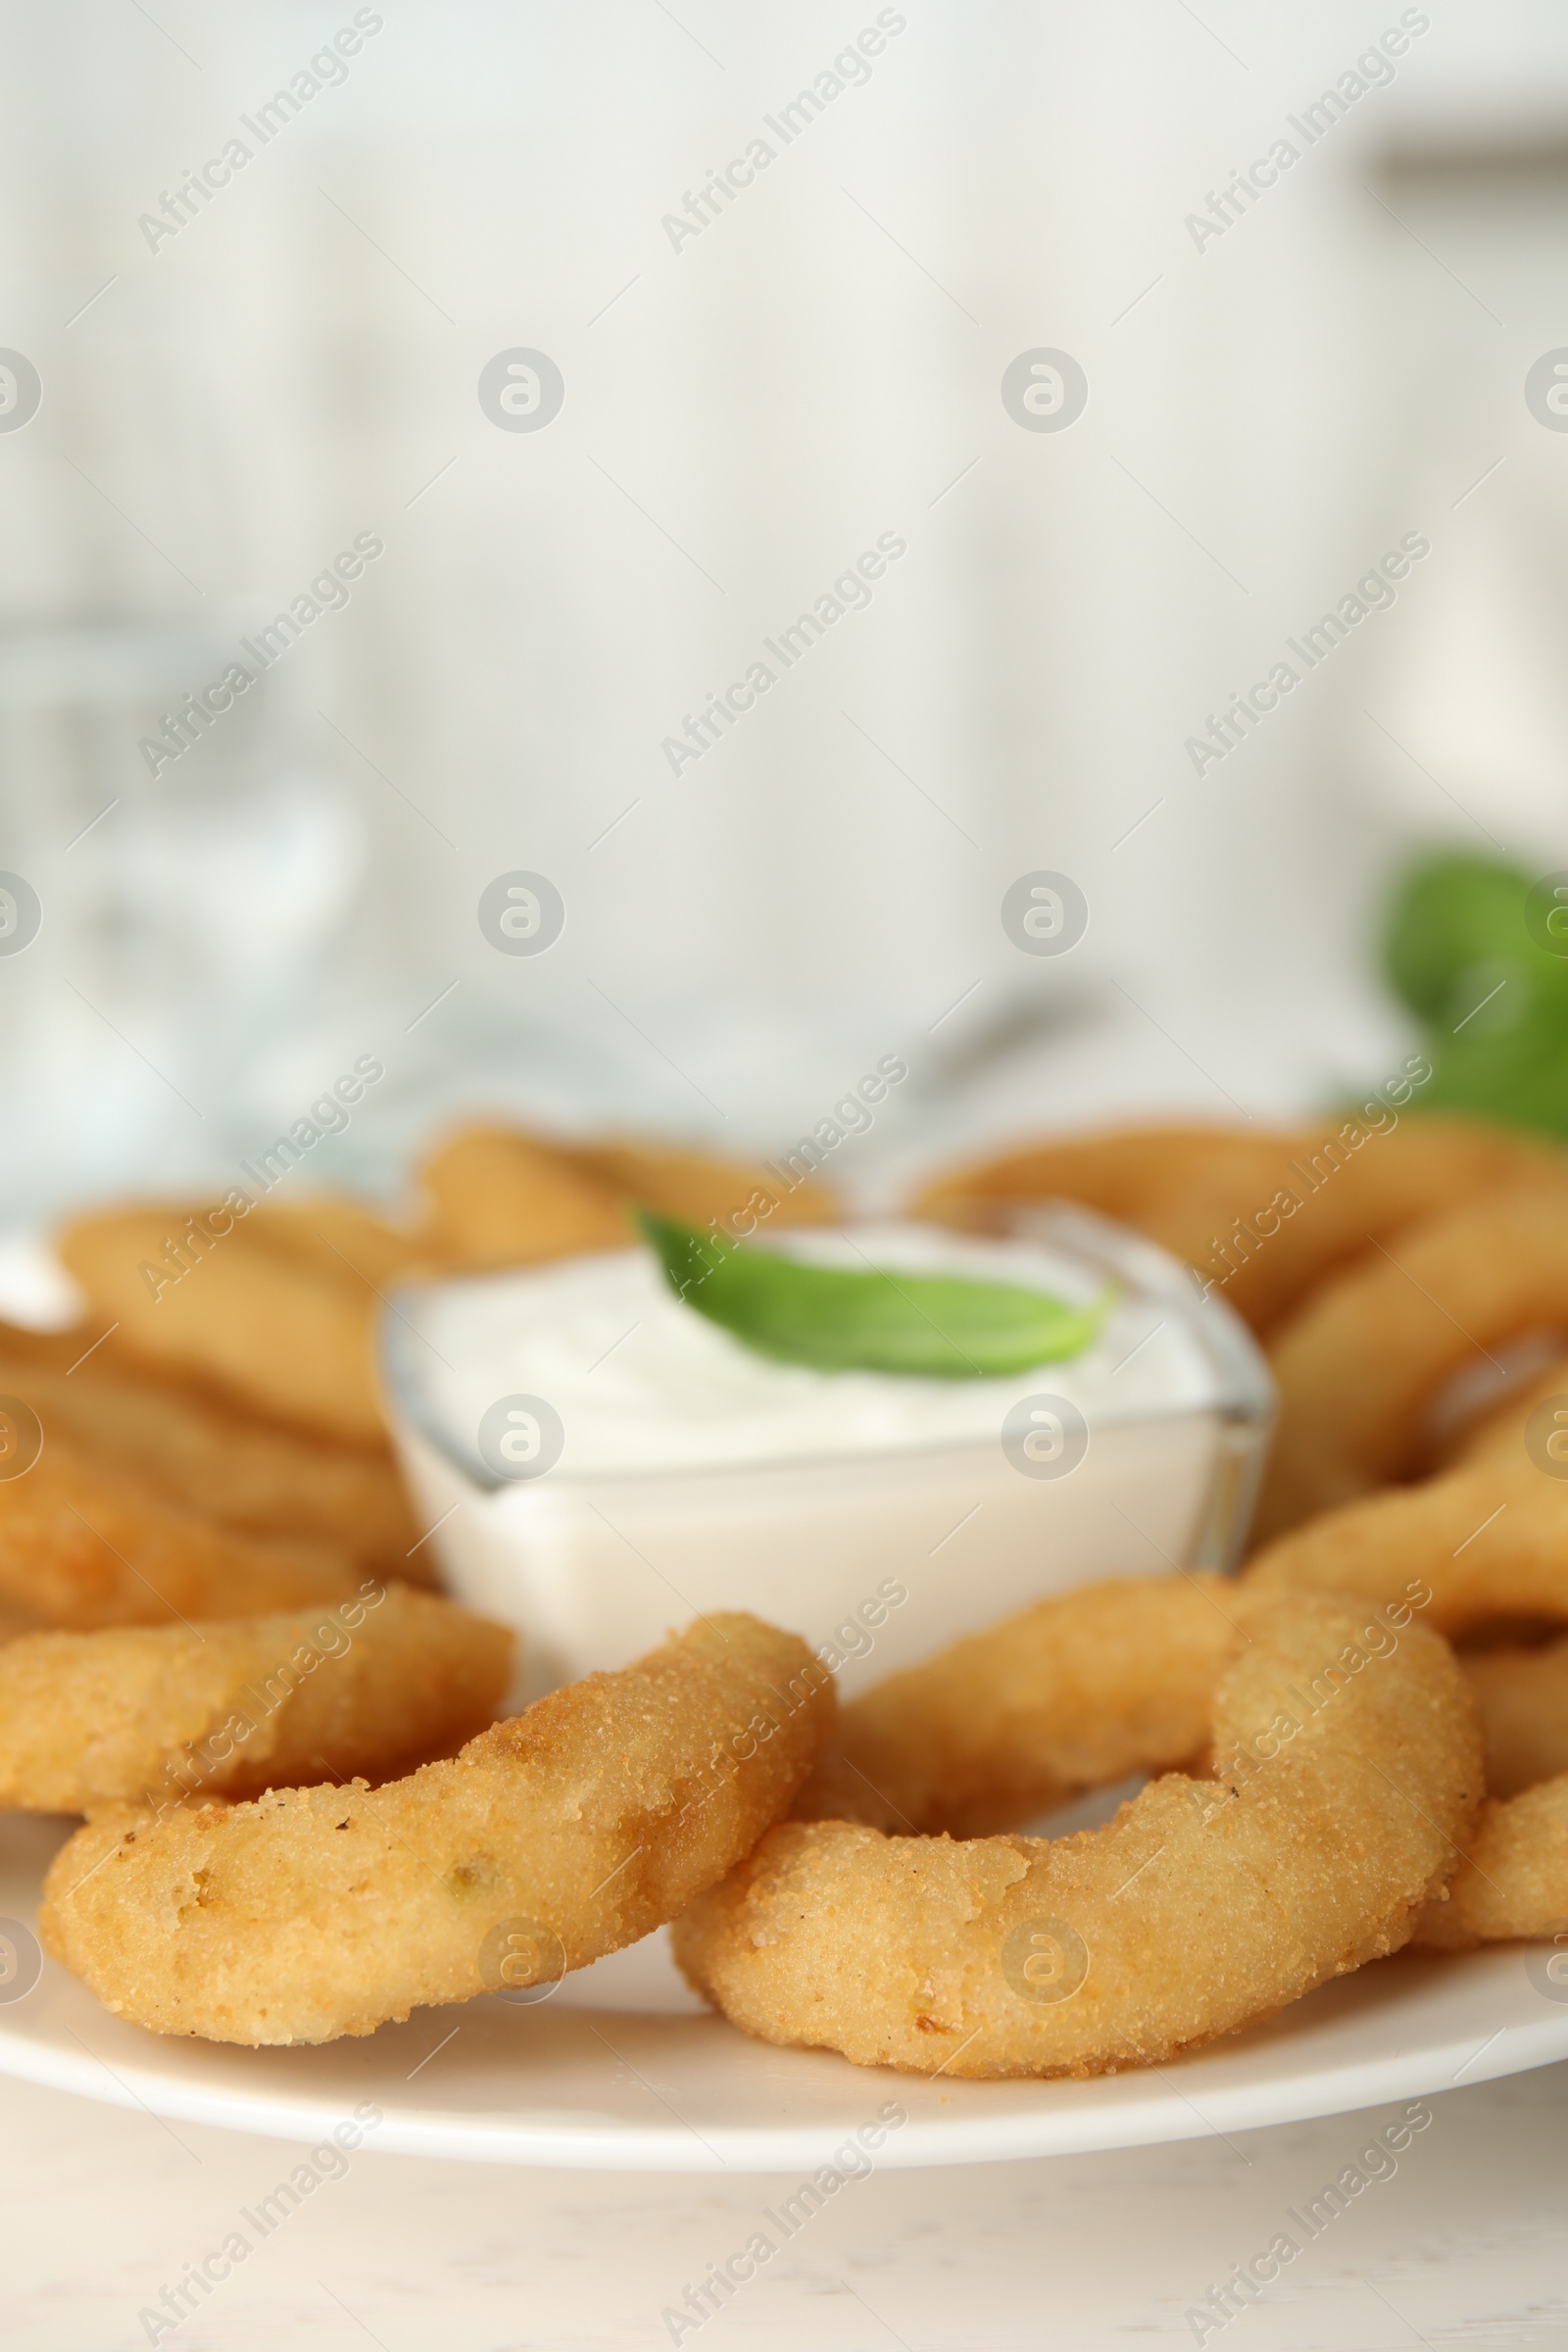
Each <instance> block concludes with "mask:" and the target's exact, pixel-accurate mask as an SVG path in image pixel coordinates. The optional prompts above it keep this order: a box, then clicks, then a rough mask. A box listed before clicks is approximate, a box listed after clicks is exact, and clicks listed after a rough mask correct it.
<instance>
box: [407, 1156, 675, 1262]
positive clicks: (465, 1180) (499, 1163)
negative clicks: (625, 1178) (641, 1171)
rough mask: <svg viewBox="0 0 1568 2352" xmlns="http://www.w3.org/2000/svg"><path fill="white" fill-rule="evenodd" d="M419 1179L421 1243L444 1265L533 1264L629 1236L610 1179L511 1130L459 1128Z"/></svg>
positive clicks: (618, 1245) (623, 1244)
mask: <svg viewBox="0 0 1568 2352" xmlns="http://www.w3.org/2000/svg"><path fill="white" fill-rule="evenodd" d="M419 1177H420V1181H421V1183H422V1184H423V1186H424V1189H425V1191H426V1192H427V1193H428V1194H429V1196H430V1198H431V1200H432V1201H434V1203H435V1213H434V1216H433V1218H432V1219H431V1222H430V1224H429V1226H428V1227H427V1229H426V1232H427V1240H428V1243H429V1246H430V1248H431V1250H432V1251H433V1252H436V1253H438V1254H439V1256H440V1257H441V1259H442V1261H443V1263H445V1264H446V1265H448V1266H452V1267H458V1268H462V1269H465V1270H474V1269H482V1268H485V1267H493V1266H525V1265H533V1264H535V1263H537V1262H539V1261H541V1260H543V1259H545V1258H551V1257H570V1256H571V1255H572V1254H573V1253H574V1252H576V1251H579V1250H625V1249H629V1248H630V1246H631V1243H632V1241H633V1239H634V1236H633V1233H632V1228H631V1226H630V1224H629V1223H628V1222H627V1219H626V1214H625V1211H624V1208H623V1207H622V1204H621V1196H620V1194H619V1193H618V1192H617V1191H616V1189H615V1187H614V1186H613V1184H611V1183H609V1182H607V1181H606V1180H605V1179H604V1178H603V1177H600V1176H597V1175H595V1174H593V1173H592V1172H591V1171H590V1170H589V1169H586V1168H579V1167H576V1166H574V1165H573V1164H572V1162H571V1160H570V1159H569V1158H567V1156H566V1155H565V1153H564V1152H559V1151H557V1150H556V1149H555V1148H554V1147H553V1146H552V1145H550V1144H547V1143H544V1142H542V1141H541V1140H540V1139H539V1138H537V1137H535V1136H529V1135H524V1134H523V1133H522V1132H521V1131H520V1129H517V1128H512V1127H464V1128H460V1130H459V1131H458V1133H457V1134H456V1135H453V1136H449V1137H448V1138H447V1140H446V1141H445V1142H444V1143H443V1144H441V1145H439V1146H438V1147H437V1149H436V1150H435V1151H434V1152H431V1153H430V1155H429V1157H428V1158H427V1159H426V1160H425V1161H424V1163H423V1165H422V1167H421V1168H420V1170H419Z"/></svg>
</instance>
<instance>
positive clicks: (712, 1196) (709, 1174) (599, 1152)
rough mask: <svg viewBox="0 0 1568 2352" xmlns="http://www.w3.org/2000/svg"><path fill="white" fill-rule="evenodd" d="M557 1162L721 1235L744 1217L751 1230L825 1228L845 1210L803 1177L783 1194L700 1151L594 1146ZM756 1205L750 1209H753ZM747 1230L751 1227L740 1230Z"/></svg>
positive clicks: (759, 1176)
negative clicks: (714, 1226) (750, 1220)
mask: <svg viewBox="0 0 1568 2352" xmlns="http://www.w3.org/2000/svg"><path fill="white" fill-rule="evenodd" d="M563 1156H564V1157H565V1158H567V1159H569V1160H570V1161H571V1163H572V1165H573V1166H574V1167H578V1168H581V1169H583V1170H584V1171H585V1172H586V1173H588V1174H589V1175H592V1176H596V1177H598V1178H599V1179H600V1181H601V1182H603V1183H605V1184H609V1185H613V1187H614V1189H615V1191H616V1192H617V1193H618V1194H619V1195H620V1197H621V1199H622V1200H623V1201H640V1202H641V1203H642V1204H643V1205H644V1206H645V1207H647V1208H657V1209H659V1210H660V1211H661V1212H662V1214H663V1215H664V1216H666V1217H684V1218H685V1219H686V1220H687V1222H688V1223H689V1224H693V1225H706V1224H707V1223H708V1221H709V1219H710V1218H711V1217H715V1218H717V1220H718V1222H719V1223H720V1224H721V1225H723V1226H724V1227H725V1228H726V1229H731V1225H732V1220H733V1219H735V1218H737V1217H743V1216H744V1215H746V1214H747V1213H748V1212H749V1213H750V1215H751V1216H752V1217H754V1218H755V1219H756V1222H757V1228H758V1230H760V1231H762V1232H765V1231H766V1230H767V1229H768V1227H769V1226H773V1225H831V1224H834V1223H836V1222H837V1221H838V1220H839V1218H841V1217H842V1215H843V1213H844V1210H843V1204H842V1202H840V1201H838V1200H837V1198H836V1197H835V1196H834V1194H833V1193H832V1192H830V1191H829V1189H828V1187H827V1186H826V1185H825V1184H823V1183H822V1182H821V1181H820V1179H815V1178H809V1179H808V1180H807V1181H806V1182H805V1183H803V1184H801V1185H799V1186H797V1188H796V1189H795V1190H794V1191H793V1192H786V1190H785V1189H784V1187H783V1185H782V1184H781V1183H780V1182H779V1180H778V1178H777V1177H776V1176H770V1175H769V1174H768V1172H767V1170H766V1169H765V1168H759V1167H751V1166H749V1165H748V1164H747V1163H746V1162H745V1161H744V1160H738V1159H716V1158H714V1157H713V1156H712V1155H711V1153H709V1152H672V1151H667V1150H663V1149H661V1148H658V1147H656V1146H654V1145H651V1144H626V1143H620V1144H595V1145H593V1146H591V1147H589V1148H586V1149H578V1148H573V1149H572V1150H571V1151H569V1152H564V1153H563ZM754 1202H755V1204H756V1205H755V1206H754V1205H753V1203H754ZM743 1230H745V1231H748V1232H749V1231H751V1230H752V1228H751V1226H749V1225H747V1226H744V1227H743Z"/></svg>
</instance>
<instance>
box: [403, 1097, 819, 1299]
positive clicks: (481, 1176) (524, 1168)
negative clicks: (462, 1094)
mask: <svg viewBox="0 0 1568 2352" xmlns="http://www.w3.org/2000/svg"><path fill="white" fill-rule="evenodd" d="M420 1176H421V1180H422V1182H423V1184H424V1187H425V1190H426V1191H427V1192H428V1193H429V1195H430V1197H431V1199H432V1201H434V1203H435V1211H434V1215H433V1217H432V1219H431V1221H430V1224H429V1226H428V1228H427V1236H428V1241H429V1244H430V1246H431V1248H432V1250H434V1251H435V1252H436V1253H437V1254H439V1256H440V1257H441V1258H442V1259H443V1261H444V1262H445V1263H447V1264H449V1265H454V1266H521V1265H532V1264H534V1263H535V1262H537V1261H538V1260H540V1259H544V1258H551V1257H564V1256H567V1255H569V1254H570V1253H571V1252H572V1251H573V1250H625V1249H629V1248H630V1247H631V1245H632V1243H633V1242H634V1241H635V1240H636V1238H637V1237H636V1230H635V1228H634V1226H633V1224H632V1222H631V1218H630V1215H629V1213H628V1212H629V1211H630V1210H631V1209H632V1208H633V1207H635V1206H637V1205H638V1204H641V1205H642V1206H644V1207H648V1208H656V1209H661V1210H662V1211H663V1213H664V1214H665V1215H666V1216H673V1217H686V1218H688V1219H690V1221H691V1222H692V1223H693V1224H699V1225H701V1224H706V1223H707V1222H708V1220H709V1219H710V1218H716V1219H717V1220H718V1221H719V1222H720V1223H721V1224H723V1225H724V1226H725V1227H726V1228H727V1229H728V1228H729V1227H730V1224H731V1220H733V1219H735V1218H737V1217H739V1216H740V1215H741V1214H742V1212H744V1211H748V1210H749V1211H750V1213H751V1218H752V1223H753V1224H754V1225H755V1224H756V1223H758V1222H760V1221H761V1220H762V1219H764V1218H765V1219H766V1220H768V1221H769V1222H771V1223H774V1224H778V1225H801V1224H814V1223H822V1222H828V1223H831V1222H832V1221H833V1219H834V1218H835V1217H836V1216H837V1215H839V1214H840V1213H841V1212H840V1210H839V1206H838V1203H837V1202H836V1201H834V1199H833V1196H832V1195H831V1194H830V1193H829V1192H828V1190H827V1187H826V1186H825V1185H823V1184H820V1183H815V1182H812V1183H807V1184H803V1185H801V1186H800V1187H798V1188H797V1190H796V1191H794V1192H786V1191H785V1190H784V1189H783V1187H782V1186H781V1185H780V1184H779V1182H778V1180H777V1179H776V1178H774V1177H770V1176H769V1175H768V1174H767V1172H766V1170H765V1169H762V1168H754V1167H746V1166H744V1165H742V1164H741V1163H740V1162H739V1161H737V1160H727V1159H715V1158H713V1157H711V1155H710V1154H709V1153H707V1152H689V1151H688V1152H678V1151H671V1150H669V1149H667V1148H662V1147H659V1146H655V1145H651V1144H636V1143H613V1144H593V1145H581V1144H564V1143H557V1142H551V1141H549V1140H548V1139H547V1138H545V1137H543V1136H538V1135H528V1134H525V1133H524V1132H523V1130H522V1129H521V1128H517V1127H465V1128H460V1129H459V1131H458V1132H457V1133H456V1134H455V1135H451V1136H448V1137H447V1138H446V1140H445V1141H444V1142H443V1143H442V1144H440V1145H439V1146H438V1147H437V1149H436V1150H435V1151H434V1152H432V1153H431V1154H430V1156H429V1157H428V1158H427V1159H426V1161H425V1162H424V1165H423V1167H422V1169H421V1170H420ZM754 1203H756V1205H755V1206H754V1205H753V1204H754ZM750 1229H751V1228H750V1227H747V1228H746V1230H750Z"/></svg>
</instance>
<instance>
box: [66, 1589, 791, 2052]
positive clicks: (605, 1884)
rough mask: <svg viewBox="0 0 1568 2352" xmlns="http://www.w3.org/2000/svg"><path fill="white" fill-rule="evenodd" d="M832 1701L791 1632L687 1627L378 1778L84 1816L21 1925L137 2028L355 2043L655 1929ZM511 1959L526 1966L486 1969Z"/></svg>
mask: <svg viewBox="0 0 1568 2352" xmlns="http://www.w3.org/2000/svg"><path fill="white" fill-rule="evenodd" d="M833 1702H834V1692H833V1685H832V1680H831V1677H829V1676H828V1675H827V1674H826V1673H825V1672H824V1670H823V1669H822V1668H821V1667H820V1666H819V1665H818V1664H817V1662H816V1660H815V1659H814V1658H813V1657H812V1656H811V1655H810V1653H809V1650H808V1649H807V1647H806V1645H805V1643H804V1642H800V1641H798V1640H797V1639H796V1638H795V1636H794V1635H791V1634H782V1633H779V1632H777V1631H776V1630H775V1629H774V1628H773V1627H771V1626H766V1625H762V1624H760V1622H759V1621H758V1620H757V1619H756V1618H754V1617H746V1616H740V1615H734V1616H722V1617H715V1618H711V1619H708V1618H705V1619H701V1620H699V1621H698V1622H697V1623H696V1624H694V1625H692V1626H690V1627H689V1628H688V1629H687V1631H686V1632H685V1633H684V1634H681V1635H679V1636H677V1637H675V1638H674V1639H672V1640H671V1641H669V1642H665V1643H664V1645H663V1646H662V1648H660V1649H657V1650H654V1651H653V1652H651V1653H650V1655H649V1656H647V1657H645V1658H641V1659H639V1660H637V1661H636V1662H635V1663H634V1664H633V1665H631V1666H627V1667H625V1668H623V1669H622V1670H621V1671H620V1672H619V1673H616V1674H594V1675H589V1676H588V1677H587V1679H586V1680H585V1681H583V1682H580V1683H573V1684H568V1685H567V1686H566V1687H565V1688H564V1689H562V1690H559V1691H551V1692H550V1693H549V1694H548V1696H546V1697H544V1698H541V1699H539V1700H537V1701H536V1702H535V1704H534V1705H533V1706H531V1707H530V1708H528V1710H527V1712H526V1713H525V1714H523V1715H520V1716H517V1717H515V1719H513V1720H512V1721H510V1722H506V1723H499V1724H496V1725H495V1726H493V1728H492V1729H491V1730H489V1731H487V1732H483V1733H481V1734H480V1735H479V1737H478V1738H477V1739H476V1740H470V1741H469V1742H468V1744H467V1746H466V1748H464V1750H463V1752H462V1753H461V1755H459V1756H456V1757H454V1758H453V1759H452V1760H451V1761H450V1762H447V1763H438V1764H427V1765H426V1766H424V1768H423V1769H422V1770H421V1771H419V1772H417V1773H415V1774H414V1775H413V1776H412V1777H411V1778H410V1779H408V1780H403V1781H394V1782H390V1783H388V1784H387V1785H386V1786H385V1787H383V1788H381V1789H373V1790H372V1789H367V1788H366V1787H364V1786H363V1785H362V1784H359V1783H356V1784H353V1785H352V1786H350V1787H348V1788H345V1789H338V1788H330V1787H328V1788H311V1789H284V1790H279V1791H275V1792H274V1793H272V1794H270V1795H269V1796H266V1797H264V1798H262V1799H261V1800H260V1801H259V1802H257V1803H254V1804H240V1805H235V1806H232V1807H229V1806H225V1805H222V1804H219V1803H195V1804H192V1805H191V1806H190V1807H189V1808H188V1809H184V1810H180V1811H177V1812H174V1813H171V1814H167V1815H165V1817H164V1818H163V1819H162V1820H161V1821H159V1822H157V1823H155V1824H154V1825H153V1826H152V1827H151V1828H150V1829H149V1828H148V1827H147V1826H146V1822H145V1819H144V1817H143V1816H142V1815H141V1814H139V1813H137V1812H136V1811H135V1810H133V1809H130V1808H126V1807H123V1806H122V1807H116V1808H114V1809H113V1810H112V1811H109V1812H106V1813H103V1814H100V1815H98V1816H97V1817H96V1819H94V1820H93V1821H91V1822H89V1823H88V1825H87V1826H86V1828H85V1829H82V1830H79V1831H78V1832H77V1834H76V1835H75V1837H74V1838H72V1839H71V1841H70V1842H69V1844H67V1845H66V1846H65V1847H63V1848H62V1850H61V1852H60V1853H59V1854H58V1855H57V1856H56V1858H55V1861H54V1864H53V1866H52V1867H51V1870H50V1872H49V1877H48V1880H47V1883H46V1885H45V1888H44V1901H43V1905H42V1908H41V1910H40V1913H39V1922H38V1925H39V1934H40V1936H41V1937H42V1939H43V1941H44V1943H45V1945H46V1947H47V1949H48V1950H49V1951H50V1952H51V1953H53V1955H54V1956H55V1958H56V1959H58V1960H61V1961H63V1962H64V1963H65V1965H66V1966H67V1967H68V1968H70V1969H72V1970H73V1971H74V1973H75V1974H76V1975H77V1976H79V1977H82V1978H83V1979H84V1980H85V1981H86V1983H87V1984H88V1985H90V1986H91V1987H92V1989H93V1991H94V1992H95V1993H96V1994H97V1995H98V1997H99V1999H100V2000H102V2001H103V2002H104V2004H105V2005H106V2007H108V2008H110V2009H112V2010H114V2011H116V2012H117V2013H118V2014H119V2015H121V2016H123V2017H126V2018H129V2019H131V2020H132V2021H134V2022H135V2023H136V2024H138V2025H142V2026H147V2027H150V2028H151V2029H152V2031H153V2032H155V2033H159V2034H203V2035H205V2036H206V2037H207V2038H208V2039H210V2040H214V2041H238V2042H245V2043H250V2044H253V2045H254V2044H261V2043H273V2042H317V2041H330V2040H332V2039H333V2038H335V2037H336V2036H337V2035H338V2034H369V2033H372V2032H373V2031H374V2029H375V2028H376V2027H377V2026H378V2025H381V2024H383V2023H384V2022H385V2021H386V2020H387V2019H389V2018H399V2019H401V2018H406V2017H407V2016H408V2014H409V2012H410V2010H411V2009H413V2008H414V2007H416V2006H417V2005H420V2004H426V2003H428V2004H436V2003H441V2002H446V2001H463V2000H467V1999H469V1998H470V1997H471V1996H472V1995H473V1994H474V1993H476V1992H480V1991H482V1990H485V1989H487V1988H488V1989H490V1990H492V1991H494V1990H498V1989H500V1988H501V1985H502V1984H503V1983H506V1984H507V1985H510V1986H511V1987H512V1988H514V1989H520V1988H522V1987H524V1986H525V1985H528V1984H530V1983H536V1982H538V1981H540V1979H541V1978H542V1977H543V1978H548V1977H550V1976H552V1975H559V1974H560V1973H561V1970H562V1968H563V1967H564V1968H567V1969H572V1968H581V1967H583V1966H584V1965H585V1964H586V1963H587V1962H588V1961H590V1960H597V1959H598V1958H600V1957H601V1955H602V1954H604V1953H606V1952H613V1951H617V1950H619V1949H620V1947H621V1946H622V1945H623V1944H627V1943H632V1942H635V1941H636V1939H637V1938H638V1937H639V1936H646V1935H647V1934H648V1933H649V1931H650V1930H651V1929H653V1928H656V1927H658V1926H659V1925H660V1924H661V1923H662V1921H664V1920H667V1919H671V1918H673V1917H674V1916H675V1914H676V1913H677V1912H679V1911H681V1910H683V1909H684V1908H685V1907H686V1905H687V1904H688V1903H689V1902H691V1901H692V1900H693V1898H694V1897H695V1896H696V1895H698V1894H700V1893H701V1892H702V1891H703V1890H704V1888H706V1887H710V1886H711V1885H712V1883H713V1881H714V1880H715V1879H717V1878H718V1877H720V1876H721V1875H722V1874H723V1872H725V1871H726V1870H728V1869H729V1868H731V1866H732V1865H733V1864H734V1863H735V1862H736V1861H738V1860H739V1858H740V1857H741V1856H742V1855H743V1854H745V1853H747V1852H748V1851H749V1850H750V1848H751V1847H752V1846H753V1845H754V1844H755V1842H756V1840H757V1838H759V1837H760V1834H761V1832H762V1831H763V1830H764V1829H765V1828H766V1827H767V1825H768V1824H769V1823H770V1822H772V1821H775V1820H776V1819H777V1818H778V1816H779V1815H780V1814H781V1813H782V1812H783V1811H784V1810H785V1809H786V1808H787V1807H788V1805H789V1803H790V1801H791V1799H792V1798H793V1797H794V1795H795V1792H796V1790H797V1789H798V1788H799V1787H800V1785H801V1783H802V1781H803V1780H804V1779H805V1777H806V1774H807V1772H808V1771H809V1768H810V1765H811V1761H812V1758H813V1757H814V1755H815V1753H816V1750H817V1747H818V1746H819V1744H820V1742H821V1740H822V1739H823V1737H824V1736H825V1735H826V1733H827V1732H828V1730H829V1729H830V1727H831V1722H832V1714H833ZM524 1931H526V1933H524ZM514 1935H515V1936H517V1937H518V1939H519V1940H518V1941H516V1942H515V1943H514V1944H512V1945H511V1946H510V1947H509V1946H508V1944H507V1938H508V1937H509V1936H514ZM498 1938H499V1939H500V1941H499V1944H498ZM509 1948H510V1951H511V1954H512V1957H513V1959H514V1961H516V1960H517V1959H518V1958H519V1957H520V1955H521V1954H522V1953H523V1952H527V1953H528V1954H529V1955H530V1957H529V1958H528V1959H527V1961H526V1964H525V1965H524V1966H521V1967H514V1968H513V1970H512V1971H511V1972H510V1973H509V1974H508V1975H507V1976H506V1977H505V1978H503V1977H502V1976H501V1974H500V1973H499V1969H498V1968H497V1966H496V1965H495V1963H496V1955H497V1952H498V1949H499V1950H503V1951H505V1950H508V1949H509ZM552 1952H554V1953H555V1954H556V1955H557V1957H556V1959H555V1961H554V1962H552V1959H551V1953H552ZM530 1970H531V1972H532V1973H529V1971H530Z"/></svg>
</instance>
